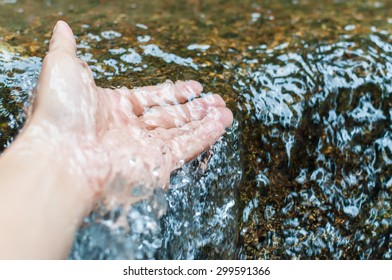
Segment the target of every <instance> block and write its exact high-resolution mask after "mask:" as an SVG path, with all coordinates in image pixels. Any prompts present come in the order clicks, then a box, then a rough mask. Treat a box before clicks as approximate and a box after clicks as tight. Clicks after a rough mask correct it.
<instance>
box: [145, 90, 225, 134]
mask: <svg viewBox="0 0 392 280" xmlns="http://www.w3.org/2000/svg"><path fill="white" fill-rule="evenodd" d="M225 106H226V103H225V102H224V101H223V99H222V97H220V96H219V95H217V94H214V95H207V96H205V97H202V98H197V99H194V100H192V101H190V102H187V103H185V104H180V105H172V106H165V107H162V106H156V107H152V108H151V109H149V110H147V111H145V113H144V114H143V115H142V116H141V117H140V118H139V119H140V120H141V121H142V122H143V123H144V124H145V126H146V128H147V129H154V128H156V127H163V128H174V127H181V126H184V125H185V124H186V123H188V122H191V121H197V120H201V119H202V118H204V117H205V116H206V114H207V112H208V110H210V109H211V108H214V107H225Z"/></svg>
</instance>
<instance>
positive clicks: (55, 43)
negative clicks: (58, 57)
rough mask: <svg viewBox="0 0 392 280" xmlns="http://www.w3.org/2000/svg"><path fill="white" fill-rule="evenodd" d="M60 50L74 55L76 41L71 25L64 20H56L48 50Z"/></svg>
mask: <svg viewBox="0 0 392 280" xmlns="http://www.w3.org/2000/svg"><path fill="white" fill-rule="evenodd" d="M55 51H61V52H64V53H68V54H70V55H74V56H76V41H75V37H74V35H73V32H72V29H71V27H69V25H68V24H67V23H65V22H64V21H61V20H60V21H58V22H57V24H56V26H55V27H54V29H53V35H52V38H51V39H50V43H49V52H55Z"/></svg>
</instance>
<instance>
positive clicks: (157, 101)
mask: <svg viewBox="0 0 392 280" xmlns="http://www.w3.org/2000/svg"><path fill="white" fill-rule="evenodd" d="M202 90H203V87H202V86H201V85H200V83H198V82H196V81H187V82H177V83H176V84H174V83H173V82H172V81H166V82H164V83H163V84H160V85H156V86H146V87H141V88H137V89H133V90H129V89H127V88H121V89H119V91H120V92H121V93H122V94H124V95H126V96H128V98H129V99H130V101H131V102H132V104H133V107H134V108H135V110H136V111H135V113H137V115H140V114H142V113H143V112H144V109H145V108H150V107H153V106H167V105H175V104H181V103H185V102H187V101H188V100H190V99H192V98H195V97H198V96H200V94H201V92H202Z"/></svg>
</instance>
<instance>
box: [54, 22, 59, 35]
mask: <svg viewBox="0 0 392 280" xmlns="http://www.w3.org/2000/svg"><path fill="white" fill-rule="evenodd" d="M58 24H59V22H56V25H55V26H54V28H53V33H55V32H56V29H57V25H58Z"/></svg>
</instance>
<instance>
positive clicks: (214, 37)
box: [0, 0, 392, 259]
mask: <svg viewBox="0 0 392 280" xmlns="http://www.w3.org/2000/svg"><path fill="white" fill-rule="evenodd" d="M146 2H148V3H146ZM391 12H392V3H391V2H390V1H387V0H384V1H330V0H325V1H319V2H317V3H315V2H314V1H313V2H312V1H300V0H298V1H287V0H280V1H249V0H244V1H234V0H233V1H229V0H227V1H224V0H209V1H198V0H188V1H174V0H173V1H171V0H165V1H118V2H116V3H115V4H113V3H112V2H111V1H92V0H91V1H85V2H83V4H80V3H77V2H75V1H42V2H37V1H35V2H34V1H1V0H0V148H5V147H6V146H7V145H9V144H10V143H11V142H12V140H13V137H14V136H15V135H16V133H17V131H18V129H20V127H21V126H22V125H23V122H24V117H25V113H24V112H25V107H26V106H27V102H28V98H29V95H30V94H31V90H32V89H33V87H34V85H35V82H36V79H37V76H38V74H39V70H40V66H41V62H42V57H43V56H44V54H45V50H46V47H47V45H46V44H47V42H48V39H49V37H50V32H51V30H50V26H52V25H53V24H54V22H55V21H56V19H58V18H63V19H65V20H67V21H68V22H69V23H70V25H71V26H72V27H73V28H74V31H75V34H76V35H77V40H78V44H79V45H78V47H79V48H78V50H79V51H78V55H79V56H80V57H81V58H83V59H84V60H86V61H87V62H88V63H89V64H90V65H91V68H92V69H93V71H94V75H95V78H96V80H97V83H98V84H99V85H101V86H109V87H117V86H128V87H134V86H142V85H147V84H155V83H159V82H163V81H165V80H166V79H172V80H177V79H195V80H199V81H201V82H202V83H203V85H204V86H205V91H206V92H216V93H220V94H222V96H223V98H224V99H225V100H226V101H227V103H228V106H229V107H230V108H231V109H232V110H233V111H234V113H235V119H236V120H235V124H234V125H233V127H232V128H231V129H229V131H228V133H227V134H226V135H225V136H224V137H223V138H222V139H221V140H220V141H218V143H217V144H215V145H214V146H213V147H212V148H211V149H210V150H209V151H207V152H206V153H204V154H203V155H200V156H199V157H198V158H197V159H196V160H194V161H192V162H191V163H189V164H187V165H186V166H185V167H184V168H183V169H181V170H178V172H176V173H175V174H173V176H172V178H171V185H170V188H169V191H168V192H167V193H165V192H163V191H161V190H157V191H156V192H155V193H154V195H153V196H152V197H151V198H150V199H148V200H143V201H140V202H138V203H136V204H135V205H132V206H119V207H115V208H111V209H107V207H105V205H104V204H101V205H100V206H99V207H98V208H97V210H96V211H95V212H94V213H92V214H91V215H90V216H89V217H87V218H86V219H85V222H84V224H83V225H82V227H81V229H80V230H79V232H78V234H77V238H76V240H75V244H74V247H73V250H72V252H71V254H70V258H72V259H91V258H94V259H127V258H131V259H134V258H136V259H143V258H158V259H162V258H163V259H166V258H169V259H391V258H392V246H391V245H392V241H391V237H392V217H391V216H392V209H391V207H392V205H391V203H392V202H391V197H392V96H391V95H392V17H391V15H392V13H391ZM124 220H125V221H126V222H125V223H124Z"/></svg>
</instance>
